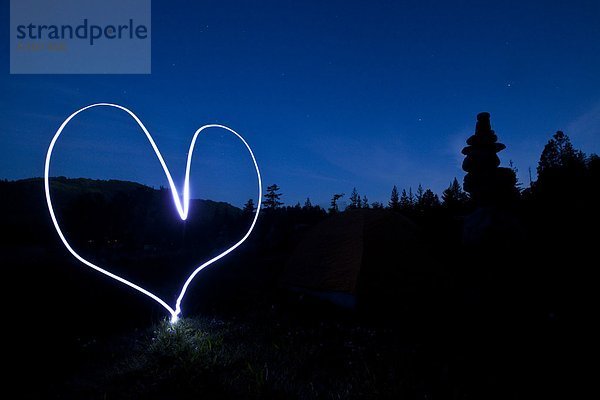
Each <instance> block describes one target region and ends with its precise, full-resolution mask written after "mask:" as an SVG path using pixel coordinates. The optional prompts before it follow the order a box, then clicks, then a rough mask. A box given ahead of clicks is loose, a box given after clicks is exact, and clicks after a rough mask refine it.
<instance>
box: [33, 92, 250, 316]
mask: <svg viewBox="0 0 600 400" xmlns="http://www.w3.org/2000/svg"><path fill="white" fill-rule="evenodd" d="M93 107H114V108H118V109H120V110H123V111H125V112H126V113H128V114H129V115H130V116H131V117H133V119H134V120H135V122H137V124H138V125H139V126H140V128H142V130H143V131H144V133H145V134H146V137H147V138H148V140H149V141H150V144H151V145H152V148H153V149H154V152H155V153H156V156H157V157H158V161H160V165H162V168H163V170H164V172H165V175H166V176H167V180H168V181H169V186H170V187H171V193H172V194H173V201H174V202H175V207H176V208H177V212H178V213H179V216H180V217H181V219H182V220H186V219H187V216H188V211H189V204H190V186H189V180H190V168H191V166H192V154H193V152H194V147H195V144H196V139H197V138H198V135H199V134H200V132H202V131H203V130H204V129H207V128H221V129H225V130H226V131H229V132H231V133H233V134H234V135H235V136H237V137H238V138H239V139H240V140H241V141H242V142H243V143H244V145H245V146H246V149H248V152H249V153H250V156H251V157H252V162H253V163H254V168H255V169H256V177H257V178H258V204H257V208H256V214H255V215H254V219H253V220H252V224H251V225H250V228H249V229H248V231H247V232H246V234H245V235H244V236H243V237H242V238H241V239H240V240H239V241H238V242H237V243H236V244H234V245H233V246H231V247H230V248H228V249H227V250H225V251H224V252H222V253H221V254H219V255H217V256H216V257H213V258H211V259H210V260H208V261H206V262H205V263H203V264H202V265H200V266H199V267H197V268H196V269H195V270H194V271H193V272H192V273H191V274H190V276H189V277H188V278H187V280H186V281H185V283H184V284H183V287H182V288H181V292H180V293H179V296H178V297H177V302H176V304H175V308H174V309H173V308H172V307H171V306H169V305H168V304H167V303H166V302H165V301H164V300H162V299H161V298H160V297H158V296H156V295H155V294H154V293H152V292H150V291H148V290H146V289H144V288H143V287H141V286H138V285H136V284H135V283H133V282H130V281H128V280H127V279H124V278H121V277H120V276H118V275H115V274H113V273H111V272H109V271H107V270H105V269H103V268H100V267H99V266H97V265H95V264H93V263H91V262H90V261H88V260H86V259H85V258H83V257H81V256H80V255H79V254H77V252H76V251H75V250H73V247H71V245H70V244H69V242H68V241H67V239H66V238H65V235H64V234H63V233H62V230H61V229H60V226H59V224H58V221H57V219H56V215H55V214H54V207H53V206H52V199H51V197H50V180H49V172H50V160H51V158H52V150H53V149H54V145H55V144H56V141H57V140H58V137H59V136H60V134H61V133H62V131H63V129H64V128H65V127H66V126H67V124H68V123H69V121H71V120H72V119H73V118H74V117H75V116H76V115H77V114H79V113H81V112H83V111H85V110H87V109H90V108H93ZM44 187H45V190H46V203H47V204H48V211H49V212H50V217H51V218H52V222H53V223H54V228H55V229H56V232H57V233H58V236H60V239H61V240H62V242H63V244H64V245H65V247H66V248H67V250H69V252H70V253H71V254H72V255H73V256H74V257H75V258H76V259H78V260H79V261H81V262H82V263H83V264H85V265H87V266H88V267H90V268H93V269H95V270H96V271H98V272H101V273H103V274H104V275H107V276H109V277H111V278H113V279H115V280H117V281H119V282H121V283H124V284H125V285H127V286H129V287H132V288H133V289H135V290H137V291H139V292H141V293H143V294H145V295H146V296H148V297H150V298H151V299H153V300H155V301H156V302H157V303H159V304H160V305H161V306H163V307H164V308H165V309H166V310H167V311H169V313H170V314H171V323H175V322H176V321H177V320H178V319H179V314H181V301H182V300H183V297H184V296H185V292H186V291H187V289H188V286H189V285H190V283H191V282H192V280H193V279H194V278H195V277H196V275H197V274H198V273H199V272H200V271H201V270H202V269H204V268H206V267H208V266H209V265H211V264H212V263H214V262H215V261H218V260H220V259H221V258H223V257H225V256H226V255H227V254H229V253H231V252H232V251H233V250H235V249H236V248H238V247H239V246H240V245H241V244H242V243H244V241H245V240H246V239H248V237H249V236H250V234H251V233H252V230H253V229H254V226H255V225H256V221H257V219H258V215H259V213H260V207H261V200H262V180H261V177H260V170H259V169H258V164H257V163H256V158H255V157H254V153H253V152H252V149H251V148H250V146H249V145H248V143H247V142H246V140H244V138H243V137H242V136H241V135H240V134H238V133H237V132H236V131H234V130H233V129H231V128H228V127H226V126H223V125H216V124H211V125H204V126H203V127H201V128H200V129H198V130H197V131H196V133H194V136H193V137H192V142H191V144H190V150H189V152H188V156H187V164H186V168H185V179H184V184H183V204H182V199H181V198H180V197H179V192H178V191H177V188H176V187H175V184H174V183H173V178H172V177H171V173H170V172H169V168H167V164H166V163H165V161H164V159H163V157H162V155H161V154H160V151H159V150H158V147H157V146H156V143H154V140H153V139H152V136H151V135H150V133H149V132H148V130H147V129H146V127H145V126H144V124H143V123H142V121H140V119H139V118H138V117H137V116H136V115H135V114H134V113H133V112H131V111H130V110H128V109H127V108H125V107H123V106H120V105H118V104H111V103H96V104H92V105H89V106H86V107H83V108H82V109H79V110H77V111H75V112H74V113H73V114H71V115H70V116H69V117H68V118H67V119H65V121H64V122H63V123H62V124H61V126H60V128H58V130H57V131H56V134H55V135H54V137H53V138H52V141H51V142H50V146H49V147H48V152H47V154H46V164H45V168H44Z"/></svg>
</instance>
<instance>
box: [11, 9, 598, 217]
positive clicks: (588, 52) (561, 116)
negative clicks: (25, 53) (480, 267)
mask: <svg viewBox="0 0 600 400" xmlns="http://www.w3.org/2000/svg"><path fill="white" fill-rule="evenodd" d="M484 3H491V2H483V1H472V2H468V1H461V2H457V1H448V2H441V1H438V2H428V1H414V2H405V1H360V2H359V1H348V0H346V1H323V0H320V1H286V0H277V1H256V2H249V1H237V2H233V1H223V0H218V1H197V2H191V1H185V2H184V1H159V0H154V1H153V5H152V17H153V18H152V27H151V31H152V74H150V75H9V73H8V70H9V56H8V54H9V47H8V46H9V43H8V42H9V36H8V35H9V32H8V28H7V27H8V25H9V4H8V2H3V7H2V8H1V11H0V21H1V23H2V26H4V27H5V28H4V29H2V31H1V34H0V35H1V38H0V39H1V40H0V57H1V62H2V65H3V66H4V72H3V73H2V74H1V75H0V87H1V88H2V90H1V91H0V118H1V120H2V131H1V133H0V178H8V179H21V178H27V177H34V176H42V175H43V165H44V157H45V152H46V148H47V146H48V144H49V142H50V140H51V138H52V136H53V135H54V133H55V131H56V129H57V128H58V126H59V125H60V123H61V122H62V121H63V120H64V118H66V117H67V116H68V115H69V114H70V113H72V112H73V111H75V110H77V109H79V108H81V107H83V106H85V105H88V104H91V103H96V102H112V103H118V104H121V105H123V106H126V107H128V108H130V109H131V110H132V111H134V112H135V113H136V114H137V115H138V116H139V117H140V118H141V119H142V121H143V122H144V123H145V125H146V126H147V127H148V129H149V130H150V132H151V133H152V134H153V136H154V138H155V140H156V141H157V144H158V146H159V147H160V149H161V151H162V153H163V155H164V156H165V159H166V161H167V164H168V165H169V168H170V169H171V172H172V173H173V174H174V175H173V177H174V179H175V182H176V184H178V185H181V183H182V181H183V171H184V167H185V165H184V164H185V157H186V151H187V149H188V146H189V141H190V139H191V136H192V134H193V132H194V131H195V130H196V129H197V128H198V127H199V126H201V125H204V124H207V123H221V124H225V125H228V126H230V127H231V128H233V129H235V130H237V131H238V132H240V133H241V134H242V135H244V136H245V137H246V139H247V140H248V141H249V143H250V144H251V146H252V147H253V149H254V151H255V153H256V156H257V159H258V162H259V165H260V167H261V169H262V172H263V175H264V183H265V184H271V183H277V184H279V185H280V186H281V187H282V192H283V193H284V196H283V200H284V201H285V202H286V203H288V204H295V203H296V202H297V201H300V202H304V199H305V198H306V196H310V198H311V199H312V201H313V203H318V204H322V205H326V204H327V203H328V201H329V199H330V198H331V195H332V194H333V193H341V192H344V193H346V194H349V193H350V192H351V190H352V188H353V187H356V188H357V189H358V191H359V192H360V194H361V195H362V194H365V195H367V196H368V198H369V200H370V201H384V202H387V200H388V198H389V193H390V190H391V188H392V186H393V185H394V184H396V185H398V187H399V188H404V187H406V188H408V187H409V186H412V188H413V190H414V189H415V188H416V186H417V185H418V184H419V183H422V184H423V186H424V187H431V188H432V189H433V190H434V191H436V192H438V193H440V192H441V190H443V189H444V188H445V187H447V186H448V184H449V183H450V181H451V180H452V179H453V178H454V177H455V176H456V177H458V178H459V180H460V181H462V177H463V175H464V173H463V172H462V170H461V168H460V166H461V162H462V155H461V154H460V150H461V148H462V147H463V146H464V142H465V140H466V139H467V137H468V136H469V135H470V134H472V133H473V131H474V127H475V116H476V114H477V113H478V112H481V111H489V112H490V113H491V115H492V125H493V128H494V129H495V130H496V133H497V134H498V135H499V139H500V141H501V142H502V143H505V144H506V145H507V150H505V151H503V152H501V153H500V158H501V159H502V162H503V164H504V165H505V166H506V165H507V164H508V162H509V160H513V162H514V165H515V166H516V167H517V168H518V169H519V178H520V180H521V181H522V182H523V183H524V184H525V185H527V184H528V182H529V178H528V167H531V169H532V172H533V173H534V174H535V167H536V166H537V161H538V158H539V155H540V153H541V151H542V149H543V146H544V144H545V143H546V142H547V140H548V139H549V138H550V136H551V135H552V134H553V133H554V132H555V131H556V130H559V129H560V130H564V131H565V132H566V133H567V134H568V135H569V136H570V137H571V139H572V141H573V142H574V145H575V146H576V147H577V148H581V149H582V150H584V151H585V152H587V153H592V152H600V140H599V138H600V23H599V21H600V2H598V1H597V0H595V1H571V2H565V1H538V2H529V1H502V2H500V1H497V2H495V3H496V4H495V5H489V4H484ZM140 132H141V131H139V129H138V128H137V125H136V124H135V123H134V122H133V121H132V120H130V119H129V118H127V117H126V115H125V114H124V113H122V112H119V111H117V110H114V109H103V110H100V109H94V110H93V111H89V112H88V113H87V114H84V115H82V116H81V118H79V119H77V120H76V121H75V122H74V123H73V125H70V126H69V128H68V129H67V130H65V133H64V135H63V137H61V140H60V141H59V143H58V145H57V149H56V158H55V159H54V161H53V164H52V171H51V174H52V175H65V176H69V177H89V178H103V179H107V178H114V179H127V180H135V181H139V182H142V183H146V184H149V185H153V186H155V187H158V186H160V185H164V186H167V183H166V179H165V178H164V175H163V173H162V170H161V168H160V165H159V163H158V161H157V160H156V157H155V156H154V154H153V153H152V151H151V148H150V146H149V144H148V143H147V141H146V139H145V137H144V136H143V135H142V134H141V133H140ZM534 178H535V176H534ZM254 179H255V178H254V176H253V169H252V164H251V160H250V159H249V158H248V156H247V155H246V153H245V149H244V148H243V147H242V145H241V144H240V143H239V142H237V141H236V139H235V138H233V137H232V136H228V135H227V134H224V133H222V132H220V131H216V130H215V131H209V132H208V133H207V135H206V136H205V137H202V138H201V140H199V142H198V148H197V150H196V153H195V156H194V166H193V171H192V181H193V186H192V187H193V191H192V195H193V197H198V198H211V199H214V200H224V201H229V202H231V203H233V204H235V205H237V206H241V205H242V204H243V203H244V202H245V201H246V200H247V199H248V198H250V197H255V185H256V184H255V181H254Z"/></svg>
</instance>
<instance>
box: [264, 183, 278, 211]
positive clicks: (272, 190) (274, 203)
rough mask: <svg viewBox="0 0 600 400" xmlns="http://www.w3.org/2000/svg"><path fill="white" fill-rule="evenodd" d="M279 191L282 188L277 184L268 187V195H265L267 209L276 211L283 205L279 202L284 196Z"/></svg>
mask: <svg viewBox="0 0 600 400" xmlns="http://www.w3.org/2000/svg"><path fill="white" fill-rule="evenodd" d="M279 190H281V188H280V187H279V186H277V184H273V185H270V186H268V187H267V193H266V194H265V201H264V202H263V204H264V205H265V208H266V209H268V210H274V209H276V208H279V207H281V206H282V205H283V202H282V201H279V200H280V199H281V196H282V194H281V193H279Z"/></svg>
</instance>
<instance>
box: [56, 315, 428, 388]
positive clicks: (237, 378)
mask: <svg viewBox="0 0 600 400" xmlns="http://www.w3.org/2000/svg"><path fill="white" fill-rule="evenodd" d="M394 338H395V336H394V335H393V334H392V332H387V331H386V330H373V329H366V328H361V327H358V326H352V325H351V324H342V323H339V322H327V323H325V322H314V323H311V324H296V323H294V322H289V321H288V322H286V323H282V322H281V321H279V322H278V321H268V320H264V321H245V322H241V321H236V320H229V321H223V320H218V319H212V318H204V317H198V318H185V319H181V320H180V321H178V323H177V324H175V325H171V324H170V323H169V322H167V321H164V322H161V323H160V324H158V325H157V326H155V327H153V328H152V329H150V330H148V331H147V332H145V333H143V334H142V335H140V336H139V337H138V338H136V339H135V340H132V342H131V343H129V345H126V344H124V345H123V346H122V347H121V349H120V350H119V351H117V353H118V355H117V356H116V357H114V361H112V362H110V363H108V364H107V366H106V370H104V371H102V372H101V373H100V374H96V375H94V376H89V377H87V378H86V379H87V381H86V383H84V384H81V383H80V384H79V387H78V388H77V390H76V391H74V392H73V391H72V393H73V398H83V397H85V398H102V399H121V398H134V399H135V398H143V399H167V398H169V399H188V398H190V399H191V398H208V399H211V398H256V399H259V398H261V399H262V398H282V399H283V398H285V399H289V398H291V399H348V398H349V399H352V398H380V397H381V395H382V394H385V395H387V396H391V395H409V397H413V395H416V394H417V393H422V392H423V387H422V382H419V381H418V380H415V379H412V377H411V374H410V369H411V368H412V364H413V362H412V360H413V359H414V349H412V348H408V349H403V350H402V349H399V348H398V347H397V346H396V344H395V339H394ZM132 349H133V350H132ZM100 353H101V352H100ZM97 365H98V366H99V365H100V364H97ZM98 369H100V370H102V369H104V367H99V368H98ZM71 389H73V388H71ZM423 394H424V393H423ZM67 398H69V396H67Z"/></svg>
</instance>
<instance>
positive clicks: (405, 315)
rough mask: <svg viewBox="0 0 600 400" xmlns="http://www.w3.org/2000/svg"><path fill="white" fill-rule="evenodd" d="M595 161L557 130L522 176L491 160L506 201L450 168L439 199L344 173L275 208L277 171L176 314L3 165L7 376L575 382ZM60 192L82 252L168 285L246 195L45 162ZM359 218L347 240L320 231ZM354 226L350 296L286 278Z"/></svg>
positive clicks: (259, 386) (30, 384) (366, 394)
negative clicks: (62, 173) (323, 200)
mask: <svg viewBox="0 0 600 400" xmlns="http://www.w3.org/2000/svg"><path fill="white" fill-rule="evenodd" d="M475 145H477V143H475ZM467 167H468V166H467ZM472 171H475V172H472ZM477 171H478V170H477V169H474V170H473V169H471V171H470V172H469V173H470V174H471V176H475V178H473V179H475V180H476V179H479V178H478V175H477ZM599 174H600V160H599V159H598V157H596V156H589V157H588V156H585V155H584V154H583V153H581V152H579V151H577V150H575V149H574V148H573V146H572V145H571V144H570V142H569V140H568V138H567V137H566V136H565V135H564V134H562V133H557V134H556V135H555V136H554V137H553V138H552V140H551V141H550V142H549V143H548V145H547V146H546V149H545V150H544V153H543V154H542V156H541V159H540V163H539V168H538V179H537V181H536V182H533V183H532V185H529V187H527V188H524V187H523V185H520V186H519V185H518V184H517V185H515V183H516V182H512V183H511V182H510V173H508V172H506V173H505V172H503V173H502V174H499V175H498V176H504V177H508V178H507V179H506V182H509V183H510V184H511V185H512V187H513V188H515V190H514V191H505V192H503V194H504V196H505V197H504V198H503V199H502V201H501V202H498V203H494V202H491V203H486V199H485V197H486V196H489V193H490V192H489V191H488V192H486V191H484V190H479V189H478V188H480V186H477V185H475V188H474V189H472V191H471V192H470V193H471V196H468V195H467V193H465V192H463V191H462V188H461V186H460V184H459V183H458V181H455V182H453V184H452V185H451V186H450V187H449V188H448V190H447V191H446V192H444V194H443V196H442V198H441V199H438V198H437V197H436V196H435V195H434V194H433V193H432V192H430V191H429V193H427V192H428V191H426V190H423V189H419V190H416V191H415V195H414V196H413V195H411V193H412V191H411V190H405V191H404V193H402V194H401V193H399V191H398V190H397V189H395V190H394V191H393V193H392V196H391V199H390V201H389V204H387V205H385V206H384V205H382V204H380V203H376V204H370V203H369V202H368V200H366V199H365V198H363V197H360V196H358V193H356V191H355V192H354V193H352V194H351V196H349V197H350V198H349V200H350V201H349V203H348V208H347V209H346V210H342V209H341V208H342V207H340V204H341V203H340V202H339V200H340V199H341V198H342V197H341V194H339V195H336V196H337V198H336V196H334V197H333V199H332V205H331V208H330V209H329V210H327V211H326V210H323V209H321V208H320V207H316V206H312V205H311V204H310V201H307V203H306V204H305V205H304V206H301V205H297V206H295V207H285V206H283V205H282V204H281V202H280V198H279V197H278V196H277V193H278V190H279V189H278V187H277V186H271V187H270V188H269V193H268V194H269V195H268V196H267V200H268V202H267V209H265V210H264V211H265V212H264V216H262V217H261V218H260V219H259V223H258V225H257V229H256V232H255V233H254V234H253V236H252V237H251V238H250V239H249V241H248V242H246V243H245V244H244V245H243V246H242V247H241V248H240V249H238V251H236V252H235V253H233V254H231V257H228V258H226V259H224V260H222V261H220V262H219V263H218V264H215V265H214V266H212V267H210V268H209V269H207V270H205V271H203V272H202V275H201V276H199V277H198V279H197V280H196V281H195V282H194V284H193V285H192V287H191V289H190V292H189V295H188V296H187V297H186V299H185V303H184V310H185V314H186V315H185V317H186V318H184V319H183V320H181V321H180V322H179V323H178V324H177V325H175V326H171V325H169V324H168V323H166V322H165V319H166V316H165V313H164V310H162V309H161V308H160V307H159V306H157V305H156V304H154V303H153V302H152V301H151V300H149V299H147V298H145V297H144V296H141V295H139V294H137V293H135V292H133V291H131V290H129V289H127V288H125V287H122V286H120V285H118V284H116V283H115V282H113V281H111V280H108V279H106V278H104V277H102V276H100V275H99V274H97V273H95V272H94V271H92V270H90V269H89V268H86V267H85V266H83V265H81V264H80V263H79V262H78V261H77V260H75V259H73V258H72V257H71V256H70V255H69V254H68V253H67V251H66V250H65V249H64V248H63V246H62V244H61V243H60V241H59V239H58V237H57V235H56V233H55V232H54V230H53V227H52V225H51V223H50V220H49V217H48V214H47V209H46V205H45V198H44V191H43V182H42V180H41V179H30V180H24V181H16V182H2V183H0V210H2V215H1V216H0V218H1V221H2V232H3V235H4V238H3V240H2V244H1V245H0V246H1V247H0V251H1V254H2V260H3V261H2V266H3V272H4V274H3V280H2V282H3V290H2V295H3V297H2V300H3V304H4V310H5V312H4V315H5V322H6V323H5V324H4V325H3V326H4V327H5V332H4V333H5V336H6V339H5V350H4V352H5V354H7V356H5V357H4V360H5V362H6V363H7V364H8V365H9V369H10V372H9V376H8V378H9V380H10V381H11V382H12V384H13V385H14V387H15V388H17V387H18V390H17V391H16V393H17V395H16V396H17V397H23V398H67V399H70V398H73V399H81V398H89V399H120V398H151V399H170V398H173V399H179V398H298V399H311V398H333V399H337V398H420V399H425V398H428V399H430V398H433V399H436V398H442V399H445V398H452V399H469V398H475V399H483V398H485V399H490V398H498V399H510V398H526V399H529V398H550V397H556V398H573V397H574V396H576V395H577V392H578V391H579V390H583V388H584V387H585V385H586V383H587V382H590V379H591V376H590V375H591V372H589V370H588V369H587V367H584V365H587V363H586V358H587V357H588V356H587V354H589V352H590V349H591V348H592V344H593V342H594V341H595V339H596V338H595V336H594V334H593V332H594V330H593V329H592V328H593V326H594V325H595V323H594V322H595V319H596V317H595V309H594V305H595V304H597V299H596V295H595V293H596V292H597V290H596V289H595V281H594V280H593V277H594V276H595V273H594V272H595V271H594V269H595V268H596V264H597V261H598V256H597V254H598V252H597V245H598V239H599V234H598V232H599V226H600V225H599V222H600V212H599V210H600V208H599V207H598V199H599V193H600V191H599V190H600V176H599ZM471 183H473V181H471ZM501 184H504V183H501ZM517 189H518V190H517ZM52 191H53V192H52V193H53V196H54V200H55V203H56V206H57V213H58V216H59V218H60V219H61V221H62V224H63V226H64V231H65V233H66V234H67V236H68V237H69V239H70V240H72V242H73V245H74V247H75V248H77V249H78V250H79V251H80V252H81V254H82V255H85V256H86V257H89V259H90V260H95V261H96V262H98V263H99V264H102V265H108V266H111V270H113V271H117V272H119V273H122V274H123V275H124V276H128V277H130V278H131V279H132V280H135V281H136V282H140V283H143V284H144V285H145V286H146V287H149V288H152V289H153V290H155V291H156V292H157V293H158V294H159V295H161V296H162V297H163V298H165V299H169V300H171V299H172V298H173V296H174V293H176V292H177V288H178V287H179V286H180V284H181V282H182V279H184V278H185V277H186V276H187V274H188V273H189V270H190V268H193V266H194V265H197V262H198V261H202V260H205V259H207V258H208V257H209V256H210V255H212V254H217V252H218V251H220V250H222V249H224V248H226V247H227V246H228V245H229V244H231V243H232V242H233V241H235V239H236V238H238V237H240V235H241V234H242V233H243V232H244V231H245V230H246V229H247V226H248V223H249V221H250V220H251V218H252V215H253V212H254V211H253V209H252V204H249V205H247V207H246V208H245V209H244V210H240V209H238V208H235V207H232V206H230V205H228V204H225V203H216V202H211V201H203V200H202V201H201V200H197V201H194V202H193V204H192V205H191V215H190V219H189V220H188V221H187V222H186V223H182V222H181V221H179V220H178V218H177V217H176V215H175V212H174V210H173V207H172V202H171V201H172V200H171V198H170V193H169V192H168V191H166V190H163V189H159V190H155V189H152V188H148V187H145V186H142V185H138V184H134V183H130V182H119V181H92V180H84V179H66V178H56V179H53V181H52ZM394 192H395V193H394ZM426 193H427V194H426ZM425 194H426V195H425ZM474 194H476V195H474ZM477 196H480V197H481V198H477ZM482 198H483V200H482ZM165 210H169V211H165ZM126 215H127V216H131V218H129V217H128V218H125V216H126ZM355 221H361V222H360V223H361V224H363V225H361V227H362V228H361V229H360V230H358V231H357V233H356V235H355V236H351V235H350V236H348V241H349V243H350V244H349V245H347V247H343V246H340V247H336V248H335V249H333V248H331V247H327V246H328V244H327V243H321V242H319V240H318V239H315V238H318V237H319V231H323V230H325V229H329V230H331V231H332V232H335V229H336V227H337V226H339V227H351V226H356V225H355ZM482 221H483V222H482ZM325 224H328V225H325ZM345 231H347V230H345ZM356 238H358V239H359V241H357V242H356V243H359V244H360V250H361V251H360V255H361V256H360V261H357V262H356V269H355V271H357V272H358V275H357V278H356V279H350V278H348V279H343V280H342V281H343V283H344V285H345V286H344V287H347V288H348V290H347V293H345V294H347V295H348V296H349V297H350V298H353V299H355V302H354V303H351V304H350V305H348V304H346V307H340V306H338V305H334V304H332V303H331V302H330V301H329V300H331V297H327V296H322V294H323V293H325V292H331V290H328V287H327V284H326V283H323V282H320V283H318V284H315V285H316V286H314V287H309V288H307V287H302V284H300V283H301V282H303V281H301V280H297V281H294V279H296V278H294V277H297V276H298V274H295V275H294V274H290V269H293V268H294V265H295V264H294V262H292V261H290V260H298V259H299V258H298V257H299V255H298V254H297V253H296V251H297V249H311V248H317V247H323V248H324V249H325V250H323V251H324V252H325V253H326V254H334V255H336V257H333V258H335V259H334V260H332V261H331V263H330V264H328V265H331V268H335V266H336V265H338V264H336V259H340V258H343V257H345V256H346V255H347V254H350V253H351V254H354V253H353V252H354V251H356V248H355V247H353V246H352V244H353V243H355V242H353V241H352V240H354V239H356ZM358 239H357V240H358ZM329 246H331V244H329ZM344 249H346V250H344ZM310 251H312V250H310ZM315 254H320V253H315ZM354 261H356V260H354ZM290 276H291V277H292V278H290ZM295 282H296V283H295ZM348 282H350V284H347V283H348ZM335 283H336V284H337V283H338V282H337V281H336V282H335ZM319 285H321V286H319ZM334 292H335V291H334ZM329 294H331V293H329ZM337 294H339V293H334V295H337ZM333 298H335V296H334V297H333ZM11 392H12V390H11Z"/></svg>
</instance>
